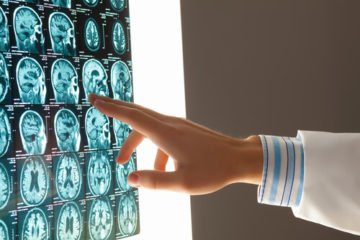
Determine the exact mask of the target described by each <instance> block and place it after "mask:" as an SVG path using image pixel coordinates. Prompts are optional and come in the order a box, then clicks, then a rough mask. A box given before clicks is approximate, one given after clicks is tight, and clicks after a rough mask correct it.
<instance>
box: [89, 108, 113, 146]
mask: <svg viewBox="0 0 360 240" xmlns="http://www.w3.org/2000/svg"><path fill="white" fill-rule="evenodd" d="M85 132H86V137H87V142H88V147H89V148H90V149H109V148H110V139H111V138H110V137H111V134H110V121H109V118H108V117H107V116H106V115H104V114H103V113H101V112H100V111H99V110H97V109H96V108H94V107H91V108H89V109H88V110H87V112H86V115H85Z"/></svg>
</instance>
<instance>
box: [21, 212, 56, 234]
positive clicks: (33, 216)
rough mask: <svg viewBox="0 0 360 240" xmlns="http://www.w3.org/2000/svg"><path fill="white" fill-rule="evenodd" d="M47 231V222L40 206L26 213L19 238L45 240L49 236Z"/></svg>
mask: <svg viewBox="0 0 360 240" xmlns="http://www.w3.org/2000/svg"><path fill="white" fill-rule="evenodd" d="M49 231H50V229H49V223H48V220H47V218H46V215H45V213H44V212H43V210H41V209H40V208H33V209H30V210H29V211H28V212H27V214H26V217H25V220H24V222H23V226H22V232H21V234H20V239H21V240H47V239H49V237H50V236H49V235H50V234H49Z"/></svg>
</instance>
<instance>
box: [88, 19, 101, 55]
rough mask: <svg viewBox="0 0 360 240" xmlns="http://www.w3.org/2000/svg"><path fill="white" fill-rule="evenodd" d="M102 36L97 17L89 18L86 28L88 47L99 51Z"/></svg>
mask: <svg viewBox="0 0 360 240" xmlns="http://www.w3.org/2000/svg"><path fill="white" fill-rule="evenodd" d="M100 38H101V37H100V29H99V26H98V24H97V23H96V21H95V19H93V18H89V19H87V20H86V22H85V28H84V39H85V44H86V47H87V48H88V49H89V50H90V51H92V52H95V51H98V50H99V48H100Z"/></svg>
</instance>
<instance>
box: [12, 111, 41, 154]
mask: <svg viewBox="0 0 360 240" xmlns="http://www.w3.org/2000/svg"><path fill="white" fill-rule="evenodd" d="M45 129H46V128H45V123H44V120H43V118H42V117H41V116H40V114H39V113H37V112H35V111H33V110H26V111H25V112H23V113H22V115H21V117H20V121H19V131H20V137H21V143H22V146H23V149H24V150H25V152H26V153H28V154H44V153H45V150H46V144H47V135H46V132H45Z"/></svg>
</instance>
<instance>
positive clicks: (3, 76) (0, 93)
mask: <svg viewBox="0 0 360 240" xmlns="http://www.w3.org/2000/svg"><path fill="white" fill-rule="evenodd" d="M0 41H1V39H0ZM9 90H10V83H9V71H8V68H7V64H6V60H5V58H4V56H3V55H2V54H1V53H0V103H1V102H2V101H4V99H5V97H6V95H7V94H8V92H9Z"/></svg>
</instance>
